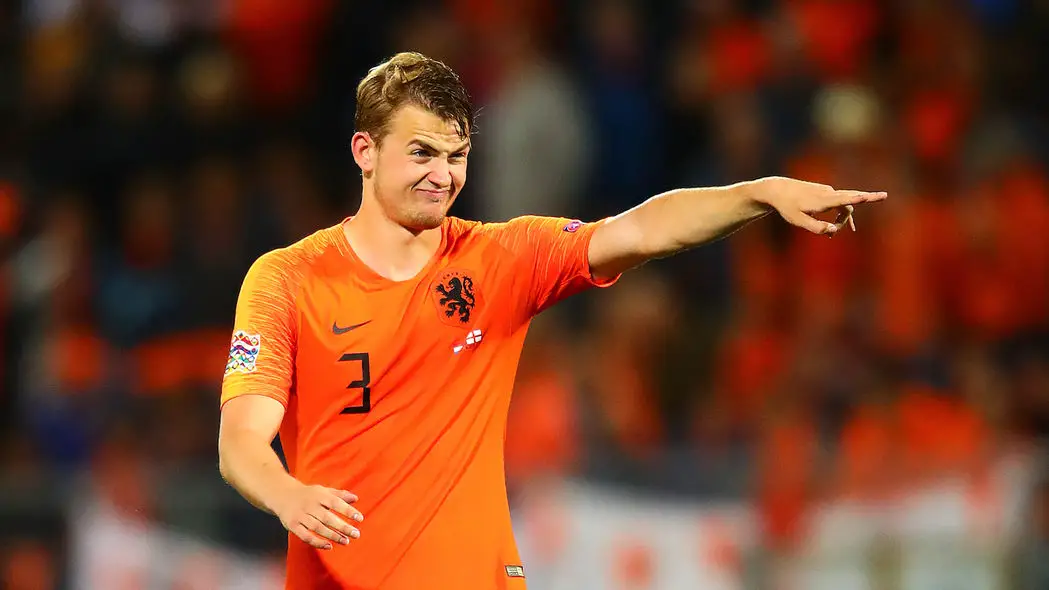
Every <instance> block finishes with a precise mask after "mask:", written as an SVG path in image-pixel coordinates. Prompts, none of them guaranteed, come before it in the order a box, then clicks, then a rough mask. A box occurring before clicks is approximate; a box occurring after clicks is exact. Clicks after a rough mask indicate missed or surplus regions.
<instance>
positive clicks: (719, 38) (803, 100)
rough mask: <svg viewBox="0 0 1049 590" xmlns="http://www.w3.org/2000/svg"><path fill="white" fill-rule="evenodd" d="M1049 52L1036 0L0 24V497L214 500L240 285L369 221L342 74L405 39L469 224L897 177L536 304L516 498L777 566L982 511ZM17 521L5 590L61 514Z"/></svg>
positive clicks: (379, 7) (1001, 411) (442, 7)
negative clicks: (651, 500)
mask: <svg viewBox="0 0 1049 590" xmlns="http://www.w3.org/2000/svg"><path fill="white" fill-rule="evenodd" d="M1046 38H1049V3H1046V2H1038V1H1035V2H1020V1H1019V0H956V1H951V0H907V1H904V0H900V1H895V2H879V1H875V0H704V1H698V0H696V1H688V0H675V1H672V2H641V1H631V0H571V1H566V2H554V1H552V0H514V1H512V2H501V3H495V2H488V1H485V0H444V1H436V0H435V1H429V2H424V1H387V2H350V1H347V2H338V1H336V0H297V1H295V2H280V1H276V0H220V1H204V0H200V1H187V0H178V1H176V0H27V1H26V2H24V3H23V5H22V6H21V7H19V6H16V5H15V4H12V3H0V80H3V83H2V84H0V256H2V258H0V262H2V267H0V270H2V272H0V334H2V340H0V346H2V351H3V359H4V363H3V365H2V374H0V378H2V383H3V387H2V389H0V421H2V427H0V438H2V440H3V444H2V446H0V484H2V485H0V487H2V488H4V489H5V490H7V491H6V492H4V493H5V494H7V496H10V495H11V494H17V490H18V489H23V490H31V492H28V493H30V494H31V495H35V496H39V493H38V491H33V490H39V489H42V488H43V487H46V486H45V484H44V483H41V482H53V481H61V480H62V478H63V477H66V476H70V475H72V474H87V477H88V478H89V479H91V480H92V481H95V482H96V485H97V486H98V487H99V489H103V490H108V492H107V493H108V494H109V497H110V499H111V500H112V502H113V503H114V504H116V505H121V506H126V507H128V510H129V511H130V512H133V513H135V514H139V515H153V513H151V509H150V505H151V504H153V503H155V502H154V501H153V500H152V499H151V498H152V496H151V495H150V494H149V493H146V492H144V487H143V486H146V487H148V486H149V485H150V482H152V485H157V484H156V482H157V481H160V480H159V479H156V478H157V477H159V476H154V478H153V479H151V478H150V477H147V476H145V475H143V474H145V473H154V472H164V473H171V472H176V473H177V472H179V471H180V470H194V469H196V470H200V471H202V472H204V473H206V474H207V476H208V477H212V478H213V479H215V480H216V481H217V479H218V474H217V472H216V471H215V463H216V458H215V434H216V428H217V400H218V388H219V381H220V378H221V371H222V367H223V366H224V363H225V357H226V351H227V349H228V343H229V330H230V326H231V324H232V315H233V310H234V307H235V303H236V298H237V294H238V291H239V287H240V281H241V279H242V278H243V276H244V273H245V271H246V270H247V268H248V266H249V265H250V264H251V262H252V261H253V260H254V259H255V258H256V257H257V256H258V255H260V254H261V253H263V252H265V251H266V250H268V249H271V248H274V247H278V246H282V245H286V244H289V243H291V242H294V241H296V240H298V239H299V238H301V237H304V236H305V235H307V234H309V233H311V232H312V231H314V230H316V229H319V228H322V227H327V226H330V225H333V224H335V223H337V222H338V221H339V220H341V219H342V218H344V217H345V216H347V215H350V214H352V213H353V212H354V211H355V209H356V207H357V204H358V203H359V197H360V183H359V180H358V178H359V171H357V170H356V169H355V167H354V165H353V161H352V159H351V157H350V155H349V151H348V140H349V137H350V136H351V135H352V132H353V129H352V122H353V113H354V90H355V86H356V83H357V81H358V80H359V79H360V77H361V76H363V75H364V74H365V73H366V72H367V70H368V68H369V67H371V66H372V65H374V64H376V63H378V62H379V61H381V60H382V59H383V58H385V57H387V56H389V55H390V54H392V53H393V52H395V51H398V50H407V49H410V50H416V51H420V52H423V53H426V54H428V55H431V56H433V57H437V58H439V59H442V60H444V61H446V62H447V63H449V64H450V65H452V66H453V67H454V68H455V69H457V71H459V72H460V73H461V75H462V77H463V79H464V81H465V82H466V84H467V85H468V87H469V89H470V91H471V93H472V96H473V97H474V100H475V104H476V105H477V106H478V107H479V108H480V109H481V110H480V116H479V117H478V129H477V130H476V135H475V137H474V145H475V151H474V152H473V153H472V154H471V166H470V180H469V182H468V184H467V186H466V188H465V189H464V191H463V194H462V196H461V197H460V200H459V202H458V203H457V204H456V205H455V207H454V209H453V213H454V214H456V215H458V216H462V217H473V218H480V219H484V220H502V219H507V218H509V217H512V216H516V215H520V214H525V213H531V214H543V215H558V216H567V217H579V218H583V219H598V218H601V217H603V216H607V215H610V214H614V213H617V212H619V211H621V210H623V209H625V208H628V207H630V206H632V205H635V204H637V203H639V202H641V201H643V200H644V199H645V198H647V197H648V196H651V195H653V194H656V193H658V192H660V191H663V190H667V189H670V188H675V187H681V186H707V185H720V184H727V183H732V182H737V181H741V180H748V179H752V178H757V177H760V176H765V175H774V174H782V175H789V176H794V177H798V178H803V179H806V180H811V181H816V182H824V183H828V184H832V185H835V186H839V187H848V188H860V189H870V190H887V191H889V193H890V200H889V201H888V202H886V203H884V204H882V205H879V206H878V207H875V208H871V209H863V210H860V211H858V212H857V217H856V221H857V226H858V227H857V229H858V231H857V232H856V233H848V232H846V233H843V234H841V235H837V236H835V237H834V238H833V239H828V238H825V237H815V236H811V235H808V234H806V233H803V232H802V231H801V230H796V229H793V228H790V227H789V226H787V225H786V224H785V223H784V222H782V220H779V219H776V218H774V217H768V218H765V219H762V220H760V221H758V222H756V223H754V224H752V225H751V226H749V227H747V228H746V229H745V230H743V231H741V232H739V233H737V234H735V235H733V236H731V237H730V238H728V239H725V240H722V241H719V242H716V243H714V244H710V245H707V246H704V247H702V248H699V249H696V250H693V251H691V252H688V253H685V254H683V255H681V256H678V257H675V258H672V259H668V260H663V261H658V262H653V263H650V264H649V265H647V266H646V267H644V268H642V269H641V270H639V271H636V272H633V273H631V274H629V275H628V276H626V277H625V278H624V279H623V280H622V282H621V284H620V285H618V286H617V287H616V288H614V289H610V290H607V291H602V292H600V293H590V294H587V295H585V296H581V297H578V298H576V299H574V300H572V301H571V302H568V303H566V304H565V305H563V306H562V307H561V308H559V309H555V310H552V311H551V312H549V313H548V314H546V315H544V316H543V317H541V318H539V319H538V320H537V321H536V323H535V326H534V328H533V333H532V334H531V335H530V340H529V343H528V345H527V346H526V351H525V356H524V358H523V360H522V364H521V369H520V373H519V375H518V381H517V390H516V391H515V400H514V403H513V406H512V408H511V418H510V425H509V432H508V435H507V469H508V478H509V482H510V485H511V491H512V492H516V491H518V490H519V489H522V488H523V487H525V486H526V484H527V483H528V482H531V481H535V480H536V479H538V478H543V477H547V476H563V475H573V476H580V477H586V478H591V479H595V480H602V481H608V482H614V483H616V484H617V485H622V486H633V487H644V488H654V489H659V490H661V491H672V492H675V493H680V494H686V495H693V496H701V497H733V498H753V499H754V502H755V505H756V506H758V507H759V509H760V511H761V513H762V514H763V516H764V520H763V523H764V531H765V533H766V537H767V541H768V544H769V545H770V546H775V547H782V548H784V550H789V547H790V546H791V543H792V542H794V540H796V539H797V538H798V537H799V535H803V534H804V527H805V518H804V515H805V509H806V506H808V505H810V504H811V503H812V502H814V501H817V500H819V499H821V498H827V497H872V496H874V497H877V496H881V495H891V494H892V493H894V491H896V490H898V489H900V487H901V486H909V485H917V484H920V482H922V481H926V480H928V479H930V478H936V477H938V476H941V475H943V474H964V475H965V476H966V477H967V478H968V479H969V480H971V481H972V482H974V483H973V490H974V491H973V494H975V497H978V496H979V494H980V489H981V488H980V486H979V481H980V476H981V473H982V470H983V469H985V468H986V467H987V465H988V463H989V462H990V461H991V460H993V458H994V457H996V456H998V455H999V454H1001V453H1002V452H1004V451H1006V450H1008V449H1012V448H1016V447H1025V446H1028V445H1031V444H1034V443H1036V442H1037V441H1038V440H1039V438H1040V437H1044V436H1045V435H1047V434H1049V338H1047V333H1049V332H1047V328H1049V178H1047V175H1046V171H1047V165H1049V108H1046V106H1047V105H1049V86H1047V85H1045V84H1044V80H1045V79H1046V77H1049V52H1046V51H1045V49H1044V47H1045V45H1044V43H1045V39H1046ZM56 478H57V480H56ZM143 482H146V483H143ZM55 485H60V484H55ZM34 486H36V487H34ZM12 490H14V491H12ZM154 495H155V494H154ZM5 497H6V496H5ZM9 505H10V506H15V504H14V503H11V504H9ZM9 512H11V511H9ZM9 516H10V517H11V518H12V519H13V517H14V515H11V514H5V516H4V521H5V522H8V523H16V520H8V517H9ZM19 516H22V517H24V519H28V520H27V522H29V521H31V522H29V524H24V525H22V524H11V525H10V526H7V525H5V526H4V527H0V528H2V530H0V533H2V536H3V537H4V538H3V539H0V542H2V541H5V540H10V539H14V538H21V537H19V535H22V536H23V537H24V536H26V535H28V537H30V538H31V539H30V541H26V542H25V543H22V544H14V545H11V544H8V550H7V551H6V553H4V555H5V556H6V557H5V560H6V563H7V564H8V565H7V566H5V570H4V571H6V573H5V574H4V575H6V576H8V578H7V579H8V580H11V579H15V578H12V577H11V576H19V575H23V576H24V575H30V574H27V573H25V572H24V571H21V570H20V569H19V568H21V569H23V570H24V569H26V568H31V564H32V563H34V562H33V559H39V560H46V559H47V558H48V556H49V555H52V553H49V551H53V550H54V548H53V546H52V545H50V544H49V543H51V541H50V540H49V539H52V536H49V535H52V533H53V531H54V530H59V531H60V530H61V526H60V525H54V526H51V525H46V524H39V523H38V522H37V521H35V520H32V518H33V517H31V516H30V515H29V513H28V512H27V513H25V514H22V513H20V514H19ZM52 516H53V515H52ZM153 516H156V517H157V518H163V517H164V515H163V514H160V515H153ZM248 519H249V516H246V515H245V514H238V515H237V516H236V517H229V519H228V522H227V521H223V522H225V523H227V524H229V526H230V527H232V528H237V527H241V528H239V529H238V530H239V531H243V530H249V531H250V530H253V529H251V528H247V529H245V528H243V527H247V526H249V525H247V524H245V523H247V522H248ZM45 520H46V519H45ZM18 522H21V521H18ZM267 522H268V521H267ZM49 526H51V528H48V527H49ZM256 526H260V527H262V528H261V529H258V530H265V531H267V532H274V534H272V535H269V536H268V537H267V538H268V539H269V545H267V544H266V543H262V542H259V541H255V542H256V546H257V547H258V546H260V545H259V543H261V547H262V548H268V549H273V548H275V547H278V546H279V543H280V542H281V541H282V538H281V537H280V535H279V534H276V532H279V525H278V528H277V529H273V528H265V526H264V525H256ZM1045 528H1046V530H1045V531H1044V533H1045V535H1046V536H1045V538H1046V539H1049V525H1047V526H1046V527H1045ZM27 530H28V531H42V532H40V534H39V535H37V537H39V539H40V540H41V542H42V543H43V545H39V546H38V545H36V544H34V543H35V541H32V537H33V535H34V534H35V533H33V534H29V533H26V532H25V531H27ZM54 534H58V533H54ZM246 537H250V535H244V534H243V533H242V532H238V533H231V534H229V536H228V538H225V539H223V540H224V541H226V542H229V543H233V544H237V545H240V546H249V545H250V544H251V543H250V542H251V541H254V539H250V538H246ZM41 547H42V548H43V549H40V548H41ZM34 548H37V549H39V551H37V549H34ZM0 550H3V547H0ZM34 551H35V552H34ZM27 552H28V553H27ZM27 555H28V557H27ZM33 556H36V557H33ZM26 564H30V565H26ZM44 569H46V568H44ZM33 571H40V568H36V569H35V570H33ZM0 585H4V584H3V583H0ZM5 587H12V586H5Z"/></svg>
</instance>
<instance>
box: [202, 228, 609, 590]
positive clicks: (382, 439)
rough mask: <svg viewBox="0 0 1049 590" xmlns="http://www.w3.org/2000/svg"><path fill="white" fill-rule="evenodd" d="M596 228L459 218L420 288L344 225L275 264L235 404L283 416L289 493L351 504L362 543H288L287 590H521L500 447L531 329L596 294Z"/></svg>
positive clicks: (253, 307) (243, 312) (268, 268)
mask: <svg viewBox="0 0 1049 590" xmlns="http://www.w3.org/2000/svg"><path fill="white" fill-rule="evenodd" d="M596 227H597V224H584V223H580V222H578V221H573V220H569V219H559V218H546V217H522V218H517V219H514V220H511V221H509V222H506V223H497V224H482V223H478V222H470V221H464V220H461V219H456V218H451V217H450V218H447V219H446V220H445V222H444V223H443V225H442V227H441V232H442V237H441V243H440V246H439V248H438V251H437V253H436V254H435V256H434V257H433V258H432V260H431V261H430V263H429V264H428V265H427V266H426V267H425V268H424V269H423V270H422V271H420V272H419V273H418V275H416V277H415V278H413V279H410V280H407V281H402V282H395V281H391V280H388V279H385V278H383V277H382V276H380V275H378V274H377V273H376V272H375V271H373V270H372V269H370V268H369V267H367V266H366V265H364V264H363V263H362V262H361V261H360V260H359V259H358V258H357V257H356V255H355V254H354V252H353V250H352V248H351V247H350V246H349V243H348V241H347V240H346V237H345V234H344V232H343V226H342V225H341V224H340V225H337V226H335V227H331V228H328V229H324V230H321V231H318V232H317V233H315V234H313V235H311V236H309V237H307V238H305V239H303V240H302V241H300V242H298V243H296V244H294V245H292V246H289V247H287V248H283V249H279V250H275V251H272V252H269V253H267V254H265V255H263V256H262V257H261V258H259V259H258V261H256V263H255V264H254V265H253V266H252V267H251V269H250V270H249V271H248V275H247V277H246V278H245V281H244V285H243V287H242V290H241V293H240V298H239V301H238V304H237V314H236V321H235V326H234V334H233V339H232V344H231V350H230V356H229V361H228V363H227V366H226V372H225V377H224V379H223V386H222V403H225V402H226V401H228V400H230V399H232V398H234V397H237V396H241V395H248V394H251V395H265V396H269V397H272V398H274V399H276V400H278V401H280V402H281V403H282V404H284V406H285V407H286V414H285V418H284V421H283V423H282V425H281V428H280V440H281V444H282V446H283V449H284V452H285V455H286V457H287V461H288V467H289V470H290V472H291V474H292V475H293V476H295V477H296V478H298V479H299V480H300V481H302V482H304V483H306V484H321V485H325V486H330V487H334V488H340V489H346V490H350V491H352V492H354V493H355V494H357V495H358V496H359V498H360V500H359V502H358V503H357V506H358V508H360V510H361V511H362V512H364V514H365V521H364V523H362V525H361V538H360V539H358V540H355V541H352V542H351V543H350V544H349V545H348V546H335V548H334V549H332V550H330V551H317V550H314V549H312V548H310V547H309V546H307V545H306V544H305V543H303V542H301V541H299V540H298V539H295V538H289V541H290V542H289V547H288V563H287V566H288V568H287V576H288V581H287V586H286V587H287V588H289V589H298V588H303V589H304V588H311V589H315V588H353V589H372V588H383V589H390V590H400V589H405V590H407V589H417V588H428V589H431V590H441V589H448V590H452V589H456V590H459V589H463V588H470V589H471V590H473V589H487V588H499V589H501V588H508V589H511V588H513V589H517V588H524V587H525V578H524V577H523V573H522V572H523V569H521V563H520V560H519V557H518V553H517V548H516V545H515V542H514V537H513V532H512V530H511V526H510V513H509V508H508V504H507V498H506V488H505V481H504V472H503V452H504V448H503V444H504V435H505V430H506V419H507V410H508V407H509V404H510V393H511V391H512V388H513V382H514V376H515V373H516V371H517V364H518V361H519V358H520V354H521V349H522V345H523V343H524V339H525V333H526V331H527V328H528V324H529V322H530V320H531V318H532V317H533V316H535V315H536V314H537V313H539V312H540V311H542V310H543V309H545V308H547V307H549V306H550V305H552V304H554V303H556V302H557V301H559V300H561V299H563V298H565V297H567V296H569V295H572V294H574V293H577V292H579V291H582V290H584V289H586V288H588V287H591V286H603V285H607V284H611V282H613V281H614V279H613V281H607V282H605V283H598V282H596V281H595V280H594V279H593V278H592V277H591V273H590V266H589V261H588V255H587V252H588V246H589V243H590V238H591V236H592V235H593V232H594V230H595V229H596Z"/></svg>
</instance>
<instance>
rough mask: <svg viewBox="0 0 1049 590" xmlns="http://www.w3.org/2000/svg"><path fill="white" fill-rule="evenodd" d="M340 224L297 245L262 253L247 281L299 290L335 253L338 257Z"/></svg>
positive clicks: (288, 289)
mask: <svg viewBox="0 0 1049 590" xmlns="http://www.w3.org/2000/svg"><path fill="white" fill-rule="evenodd" d="M339 229H340V226H334V227H328V228H325V229H321V230H318V231H316V232H314V233H312V234H310V235H308V236H306V237H304V238H302V239H301V240H299V241H298V242H295V243H294V244H291V245H288V246H284V247H282V248H277V249H274V250H270V251H269V252H266V253H265V254H263V255H261V256H259V257H258V258H257V259H256V260H255V262H254V263H253V264H252V265H251V269H250V270H248V276H247V277H246V278H245V284H248V283H253V282H261V283H263V284H265V285H268V286H271V287H272V286H280V287H281V288H282V290H285V291H295V290H296V288H297V287H298V285H300V284H301V283H302V282H303V279H304V278H305V277H307V276H309V275H311V274H313V273H314V272H316V271H317V269H318V268H320V267H321V266H322V265H323V264H324V261H325V260H326V259H328V258H330V257H331V256H333V255H334V256H338V254H339V251H338V249H339V246H338V244H339V243H338V241H337V239H336V235H335V232H336V231H338V230H339Z"/></svg>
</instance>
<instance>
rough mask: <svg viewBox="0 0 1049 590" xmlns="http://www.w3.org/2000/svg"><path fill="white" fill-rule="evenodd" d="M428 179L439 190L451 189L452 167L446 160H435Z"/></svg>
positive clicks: (432, 161)
mask: <svg viewBox="0 0 1049 590" xmlns="http://www.w3.org/2000/svg"><path fill="white" fill-rule="evenodd" d="M426 179H427V180H429V181H430V184H432V185H434V186H435V187H437V188H441V189H446V188H449V187H450V186H451V185H452V167H451V165H450V164H449V163H448V161H447V160H445V159H444V158H433V159H432V160H431V165H430V173H429V174H427V175H426Z"/></svg>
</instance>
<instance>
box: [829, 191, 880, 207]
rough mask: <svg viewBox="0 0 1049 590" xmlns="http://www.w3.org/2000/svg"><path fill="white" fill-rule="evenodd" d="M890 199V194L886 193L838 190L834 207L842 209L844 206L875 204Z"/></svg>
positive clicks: (835, 192) (834, 198)
mask: <svg viewBox="0 0 1049 590" xmlns="http://www.w3.org/2000/svg"><path fill="white" fill-rule="evenodd" d="M888 197H889V193H887V192H885V191H878V192H868V191H853V190H836V191H834V196H833V197H832V200H833V206H837V207H841V206H843V205H858V204H860V203H873V202H875V201H882V200H885V199H887V198H888Z"/></svg>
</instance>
